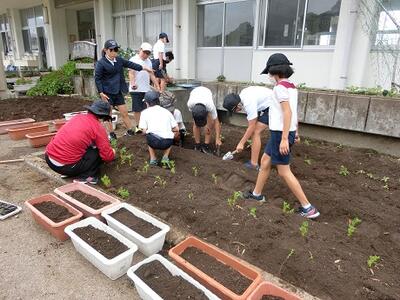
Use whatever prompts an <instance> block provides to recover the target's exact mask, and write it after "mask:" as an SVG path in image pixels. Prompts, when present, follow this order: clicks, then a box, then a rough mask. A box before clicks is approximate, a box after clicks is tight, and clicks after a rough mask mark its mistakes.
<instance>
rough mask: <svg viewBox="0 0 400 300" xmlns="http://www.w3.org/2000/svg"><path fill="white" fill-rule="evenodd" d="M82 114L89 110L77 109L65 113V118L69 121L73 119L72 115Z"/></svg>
mask: <svg viewBox="0 0 400 300" xmlns="http://www.w3.org/2000/svg"><path fill="white" fill-rule="evenodd" d="M80 114H87V111H75V112H70V113H65V114H64V118H65V120H66V121H69V120H70V119H72V117H74V116H76V115H80Z"/></svg>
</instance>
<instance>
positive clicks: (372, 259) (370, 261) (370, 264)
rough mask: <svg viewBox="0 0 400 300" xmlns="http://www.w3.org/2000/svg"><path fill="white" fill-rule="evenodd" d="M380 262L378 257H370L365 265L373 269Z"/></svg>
mask: <svg viewBox="0 0 400 300" xmlns="http://www.w3.org/2000/svg"><path fill="white" fill-rule="evenodd" d="M380 260H381V257H380V256H378V255H371V256H370V257H368V260H367V264H368V267H369V268H373V267H374V266H375V265H376V264H377V263H378V262H379V261H380Z"/></svg>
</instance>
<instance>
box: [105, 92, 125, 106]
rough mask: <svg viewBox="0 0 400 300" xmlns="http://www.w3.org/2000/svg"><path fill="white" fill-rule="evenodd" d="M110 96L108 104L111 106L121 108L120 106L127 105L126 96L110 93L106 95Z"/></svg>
mask: <svg viewBox="0 0 400 300" xmlns="http://www.w3.org/2000/svg"><path fill="white" fill-rule="evenodd" d="M104 94H106V95H107V96H108V98H109V99H108V103H110V105H111V106H114V107H115V106H119V105H124V104H125V99H124V95H122V93H118V94H109V93H104Z"/></svg>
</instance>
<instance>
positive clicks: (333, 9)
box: [304, 0, 341, 46]
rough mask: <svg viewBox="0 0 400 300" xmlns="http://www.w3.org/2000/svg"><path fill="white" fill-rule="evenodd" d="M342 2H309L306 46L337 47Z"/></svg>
mask: <svg viewBox="0 0 400 300" xmlns="http://www.w3.org/2000/svg"><path fill="white" fill-rule="evenodd" d="M340 3H341V1H340V0H331V1H321V0H309V1H308V7H307V14H306V26H305V29H304V45H319V46H331V45H335V40H336V31H337V25H338V20H339V11H340Z"/></svg>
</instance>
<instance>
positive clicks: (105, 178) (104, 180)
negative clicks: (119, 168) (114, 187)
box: [100, 174, 111, 187]
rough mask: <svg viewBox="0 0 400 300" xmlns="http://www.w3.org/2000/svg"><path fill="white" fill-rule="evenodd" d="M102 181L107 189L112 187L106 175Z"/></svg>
mask: <svg viewBox="0 0 400 300" xmlns="http://www.w3.org/2000/svg"><path fill="white" fill-rule="evenodd" d="M100 180H101V182H102V183H103V185H104V186H105V187H110V186H111V179H110V177H108V176H107V175H106V174H104V175H103V177H101V178H100Z"/></svg>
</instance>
